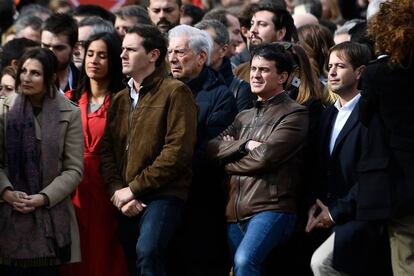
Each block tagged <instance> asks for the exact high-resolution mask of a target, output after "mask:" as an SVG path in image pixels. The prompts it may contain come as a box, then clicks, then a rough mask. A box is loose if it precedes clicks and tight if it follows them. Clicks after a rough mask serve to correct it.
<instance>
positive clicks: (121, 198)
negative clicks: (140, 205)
mask: <svg viewBox="0 0 414 276" xmlns="http://www.w3.org/2000/svg"><path fill="white" fill-rule="evenodd" d="M133 199H134V194H133V193H132V191H131V189H130V188H129V187H125V188H122V189H120V190H117V191H116V192H115V193H114V195H113V196H112V198H111V201H112V203H113V204H114V205H115V207H116V208H118V209H119V210H121V208H122V206H124V205H125V204H127V203H128V202H130V201H131V200H133Z"/></svg>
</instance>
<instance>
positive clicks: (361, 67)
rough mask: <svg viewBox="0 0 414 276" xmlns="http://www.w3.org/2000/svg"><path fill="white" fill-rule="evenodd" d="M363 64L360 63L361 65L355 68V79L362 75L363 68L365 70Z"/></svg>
mask: <svg viewBox="0 0 414 276" xmlns="http://www.w3.org/2000/svg"><path fill="white" fill-rule="evenodd" d="M365 67H366V66H365V65H361V66H359V67H358V68H357V69H355V73H356V74H357V75H356V79H357V80H359V79H360V78H361V76H362V72H364V70H365Z"/></svg>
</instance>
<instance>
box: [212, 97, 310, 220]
mask: <svg viewBox="0 0 414 276" xmlns="http://www.w3.org/2000/svg"><path fill="white" fill-rule="evenodd" d="M308 124H309V118H308V111H307V109H306V107H304V106H301V105H299V104H298V103H296V102H295V101H294V100H292V99H290V98H289V96H288V95H287V94H286V93H284V92H283V93H281V94H278V95H276V96H274V97H273V98H271V99H269V100H267V101H257V102H256V104H255V107H254V108H252V109H249V110H245V111H243V112H241V113H239V114H238V115H237V117H236V119H235V121H234V122H233V124H232V125H230V126H229V127H228V128H227V129H226V130H225V131H224V132H222V133H221V134H220V135H219V136H218V137H217V138H215V139H213V140H212V141H210V142H209V145H208V156H209V157H210V158H212V159H215V158H217V159H218V160H219V161H220V162H221V163H223V164H224V165H225V170H226V172H227V174H228V175H229V177H230V178H229V189H230V191H229V199H228V203H227V207H226V216H227V220H228V222H236V221H240V220H244V219H248V218H250V217H252V216H253V215H255V214H257V213H259V212H262V211H269V210H273V211H281V212H295V211H296V199H297V192H298V188H299V187H298V186H299V185H300V183H299V182H300V166H301V164H302V159H303V157H302V148H303V146H304V145H305V141H306V136H307V132H308ZM225 135H230V136H233V137H234V139H235V141H224V140H223V136H225ZM250 140H254V141H258V142H261V143H262V144H261V145H260V146H258V147H257V148H255V149H253V150H251V151H247V150H246V149H245V146H246V144H247V142H248V141H250Z"/></svg>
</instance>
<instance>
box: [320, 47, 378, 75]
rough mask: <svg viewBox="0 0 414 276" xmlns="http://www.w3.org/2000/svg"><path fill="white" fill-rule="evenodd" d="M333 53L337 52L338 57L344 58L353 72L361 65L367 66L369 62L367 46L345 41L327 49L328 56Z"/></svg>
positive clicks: (369, 54) (369, 55)
mask: <svg viewBox="0 0 414 276" xmlns="http://www.w3.org/2000/svg"><path fill="white" fill-rule="evenodd" d="M333 52H339V55H340V56H344V57H345V58H346V59H347V60H348V62H349V63H350V64H351V65H352V68H353V69H354V70H355V69H356V68H358V67H360V66H361V65H367V64H368V63H369V62H370V60H371V51H370V50H369V48H368V46H366V45H364V44H360V43H356V42H351V41H345V42H342V43H339V44H337V45H334V46H333V47H331V49H329V54H328V56H330V55H331V54H332V53H333Z"/></svg>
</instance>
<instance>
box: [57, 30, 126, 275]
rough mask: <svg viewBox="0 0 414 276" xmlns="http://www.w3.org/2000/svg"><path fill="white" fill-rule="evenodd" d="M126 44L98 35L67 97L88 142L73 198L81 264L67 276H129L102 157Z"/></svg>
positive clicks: (67, 269) (87, 49)
mask: <svg viewBox="0 0 414 276" xmlns="http://www.w3.org/2000/svg"><path fill="white" fill-rule="evenodd" d="M120 55H121V41H120V40H119V38H118V36H117V35H116V34H111V33H98V34H95V35H93V36H92V37H90V39H89V40H88V42H87V44H86V46H85V59H84V61H83V65H82V71H81V78H80V82H79V87H78V88H77V89H76V90H74V91H70V92H67V93H66V96H68V97H69V98H70V99H71V100H72V101H74V102H76V103H78V104H79V108H80V110H81V115H82V127H83V134H84V142H85V159H84V166H85V173H84V177H83V180H82V182H81V184H80V185H79V187H78V188H77V189H76V192H75V194H74V196H73V198H72V200H73V204H74V205H75V210H76V216H77V219H78V224H79V233H80V241H81V251H82V263H80V264H73V265H69V266H66V267H63V269H62V271H61V272H62V273H61V274H63V275H100V276H105V275H108V276H110V275H113V276H116V275H128V270H127V267H126V263H125V260H124V255H123V251H122V247H121V244H120V242H119V240H118V237H117V228H118V223H117V217H116V214H117V210H116V208H115V207H114V206H113V204H112V203H111V201H110V198H109V196H108V194H107V192H106V189H105V186H104V185H103V182H102V176H101V174H100V172H99V166H100V158H99V151H100V145H101V139H102V135H103V133H104V128H105V124H106V114H107V110H108V107H109V103H110V100H111V97H112V96H113V95H114V94H115V93H116V92H118V91H120V90H122V88H123V84H122V78H123V75H122V68H121V58H120Z"/></svg>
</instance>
